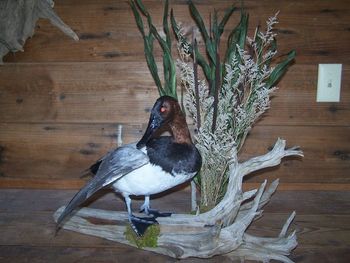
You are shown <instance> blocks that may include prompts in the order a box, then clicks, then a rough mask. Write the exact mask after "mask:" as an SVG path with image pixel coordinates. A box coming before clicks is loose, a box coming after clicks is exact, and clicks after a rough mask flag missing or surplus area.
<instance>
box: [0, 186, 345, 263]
mask: <svg viewBox="0 0 350 263" xmlns="http://www.w3.org/2000/svg"><path fill="white" fill-rule="evenodd" d="M74 193H75V191H62V190H59V191H53V190H4V189H2V190H0V218H1V220H0V231H1V235H0V259H1V262H11V263H14V262H27V261H30V262H53V261H54V262H82V261H84V262H127V261H130V262H177V261H176V260H175V259H172V258H169V257H166V256H161V255H157V254H154V253H151V252H145V251H142V250H139V249H134V248H131V247H128V246H126V245H123V244H119V243H114V242H111V241H108V240H104V239H100V238H97V237H92V236H87V235H82V234H78V233H75V232H71V231H66V230H61V231H60V232H58V234H57V235H55V224H54V221H53V218H52V215H53V212H54V211H55V210H56V209H57V208H58V207H60V206H61V205H64V204H66V203H67V202H68V201H69V200H70V198H71V197H72V196H73V195H74ZM188 196H189V192H184V191H181V192H175V193H172V194H170V195H167V196H165V197H162V198H159V199H155V200H152V205H153V207H157V208H159V209H161V210H167V211H168V210H169V209H172V211H174V212H181V211H188V209H189V206H190V204H189V202H188ZM95 198H96V197H94V198H93V200H91V202H90V203H89V204H86V205H88V206H89V207H95V208H100V209H107V210H117V211H118V210H124V209H125V208H124V203H123V202H122V201H121V200H119V199H118V198H116V196H115V195H114V194H112V193H111V192H107V193H104V195H100V196H99V197H98V200H95ZM349 198H350V194H349V192H341V191H336V192H305V191H302V192H298V191H293V192H291V191H282V192H277V193H276V194H275V195H274V196H273V198H272V200H271V202H270V203H269V204H268V205H267V206H266V207H264V214H263V217H262V218H261V219H259V220H257V221H256V222H253V224H252V225H251V226H250V227H249V230H248V231H249V233H251V234H255V235H258V236H267V237H268V236H276V235H278V233H279V231H280V228H281V227H282V225H283V223H284V221H285V220H286V219H287V218H288V216H289V214H290V212H291V211H293V210H295V209H297V215H296V218H295V220H294V222H293V223H292V226H291V230H293V229H295V230H296V231H297V237H298V243H299V245H298V247H297V248H296V249H295V250H294V251H293V252H292V255H291V259H292V260H293V261H295V262H300V263H304V262H305V263H309V262H320V263H326V262H332V263H333V262H342V263H343V262H344V263H346V262H349V259H350V254H349V246H350V233H349V231H350V230H349V226H348V224H349V223H348V222H349V220H350V214H349V211H350V210H349V202H347V200H349ZM28 204H31V205H28ZM134 204H135V206H134V207H135V209H136V208H137V207H138V206H139V205H141V204H142V200H140V201H135V203H134ZM38 233H40V234H39V235H38ZM181 262H187V263H190V262H191V263H197V262H198V263H199V262H208V263H209V262H210V263H211V262H213V263H214V262H232V261H230V260H229V259H228V258H225V257H224V256H220V257H214V258H212V259H209V260H205V261H203V260H202V259H195V258H191V259H186V260H183V261H181ZM237 262H239V261H237Z"/></svg>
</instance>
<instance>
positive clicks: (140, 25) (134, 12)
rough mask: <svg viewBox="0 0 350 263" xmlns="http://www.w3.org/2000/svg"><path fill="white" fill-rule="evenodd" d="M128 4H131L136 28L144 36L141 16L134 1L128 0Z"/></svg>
mask: <svg viewBox="0 0 350 263" xmlns="http://www.w3.org/2000/svg"><path fill="white" fill-rule="evenodd" d="M130 6H131V10H132V12H133V14H134V17H135V21H136V25H137V27H138V29H139V30H140V32H141V34H142V36H143V37H144V36H145V30H144V25H143V21H142V18H141V16H140V14H139V12H138V10H137V8H136V5H135V2H134V1H130Z"/></svg>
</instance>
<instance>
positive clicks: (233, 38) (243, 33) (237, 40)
mask: <svg viewBox="0 0 350 263" xmlns="http://www.w3.org/2000/svg"><path fill="white" fill-rule="evenodd" d="M248 20H249V16H248V15H247V14H245V13H243V12H241V20H240V22H239V24H238V25H237V26H236V27H235V28H234V29H233V30H232V31H231V33H230V35H229V37H228V42H227V50H226V55H225V61H226V63H229V62H230V61H231V60H232V57H233V55H234V54H235V53H236V51H237V45H238V46H239V47H240V48H242V49H243V48H244V46H245V41H246V38H247V31H248Z"/></svg>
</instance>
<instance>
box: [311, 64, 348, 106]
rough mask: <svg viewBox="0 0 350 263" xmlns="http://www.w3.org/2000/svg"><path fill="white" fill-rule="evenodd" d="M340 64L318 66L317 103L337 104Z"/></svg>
mask: <svg viewBox="0 0 350 263" xmlns="http://www.w3.org/2000/svg"><path fill="white" fill-rule="evenodd" d="M341 70H342V64H319V65H318V83H317V99H316V101H317V102H339V100H340V84H341Z"/></svg>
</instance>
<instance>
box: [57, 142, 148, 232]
mask: <svg viewBox="0 0 350 263" xmlns="http://www.w3.org/2000/svg"><path fill="white" fill-rule="evenodd" d="M148 162H149V159H148V157H147V155H146V154H144V153H143V152H142V151H140V150H138V149H136V147H135V144H128V145H125V146H122V147H119V148H117V149H116V150H114V151H112V152H110V153H108V154H107V155H106V156H105V157H103V158H102V162H101V165H100V167H99V169H98V171H97V174H96V175H95V176H94V177H93V178H92V179H91V180H90V181H89V182H88V183H87V184H86V185H85V186H84V187H83V188H81V189H80V190H79V192H78V193H77V194H76V195H75V196H74V197H73V198H72V200H71V201H70V202H69V204H68V205H67V206H66V208H65V209H64V211H63V212H62V214H61V215H60V216H59V218H58V219H57V228H59V227H60V224H61V223H62V222H63V220H64V219H65V218H66V216H68V215H69V214H70V213H71V212H72V211H73V210H74V209H75V208H76V207H78V206H79V205H81V204H82V203H83V202H84V201H85V200H87V199H88V198H89V197H90V196H91V195H93V194H94V193H95V192H97V191H98V190H100V189H101V188H103V187H105V186H108V185H110V184H111V183H113V182H115V181H116V180H118V179H119V178H121V177H123V176H124V175H125V174H128V173H130V172H131V171H133V170H135V169H138V168H140V167H141V166H143V165H145V164H147V163H148Z"/></svg>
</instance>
